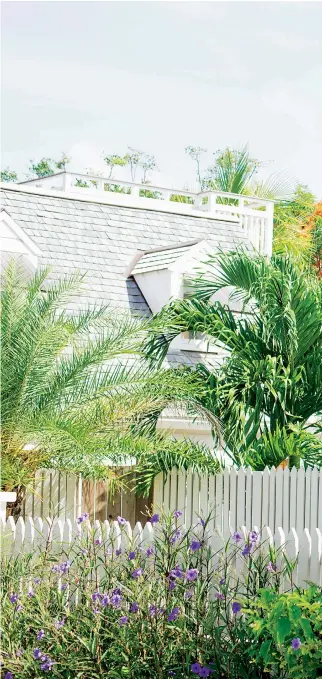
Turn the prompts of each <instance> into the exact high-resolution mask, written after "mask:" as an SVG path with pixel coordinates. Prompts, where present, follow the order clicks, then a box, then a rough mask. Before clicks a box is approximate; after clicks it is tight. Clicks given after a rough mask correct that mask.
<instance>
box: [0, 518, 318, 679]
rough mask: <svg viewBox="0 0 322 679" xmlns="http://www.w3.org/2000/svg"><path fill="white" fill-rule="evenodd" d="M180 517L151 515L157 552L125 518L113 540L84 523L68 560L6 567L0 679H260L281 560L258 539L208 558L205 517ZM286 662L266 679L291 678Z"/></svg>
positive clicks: (239, 538)
mask: <svg viewBox="0 0 322 679" xmlns="http://www.w3.org/2000/svg"><path fill="white" fill-rule="evenodd" d="M180 515H181V512H174V513H173V514H171V515H170V516H162V517H159V516H158V515H154V516H152V517H151V518H150V522H151V524H152V525H153V527H154V535H155V537H154V542H153V544H148V543H141V545H137V544H136V543H135V540H130V539H127V537H126V536H127V524H126V522H125V520H124V519H122V518H121V517H119V524H120V530H121V539H120V537H118V536H117V531H115V528H113V527H112V529H111V531H110V532H109V535H107V534H106V533H105V534H103V535H102V534H101V533H100V531H99V530H98V529H96V530H95V529H92V528H91V527H90V524H89V522H88V520H87V517H86V516H84V515H83V516H81V517H80V518H79V525H80V532H79V535H76V536H75V539H74V541H73V543H72V545H71V546H70V548H69V549H68V550H67V549H66V550H62V552H61V553H59V554H57V553H54V552H55V544H53V547H52V548H51V547H50V543H48V544H47V548H46V549H45V550H44V551H42V552H40V553H39V554H38V555H37V554H36V553H33V554H30V555H27V554H24V555H18V556H17V557H11V558H5V557H3V564H2V566H3V567H2V573H3V597H2V598H3V601H2V611H3V614H2V647H3V659H2V660H3V670H4V676H5V675H6V673H9V677H10V676H11V675H10V673H12V676H13V679H39V678H40V677H42V676H44V674H47V676H49V677H52V678H53V679H54V678H56V679H58V678H59V679H76V678H77V679H94V678H99V679H103V678H104V679H107V678H115V679H116V678H118V679H119V678H122V677H124V678H125V677H127V678H129V679H152V678H155V677H157V678H161V677H162V678H165V677H176V678H177V679H184V678H188V677H190V678H193V676H200V677H207V676H214V677H220V678H222V679H226V678H227V679H228V678H229V679H243V678H245V679H246V678H247V679H264V677H268V676H269V675H267V673H266V667H267V666H269V663H268V660H267V658H266V657H265V654H263V653H262V652H259V650H258V649H259V648H263V644H264V643H265V641H266V640H267V638H269V639H270V638H271V635H272V634H273V631H272V629H271V628H270V623H269V621H268V616H269V615H270V606H269V601H268V599H267V600H266V599H265V594H264V591H266V592H269V594H270V595H271V596H272V597H274V598H273V599H272V601H273V602H275V601H278V600H279V589H280V584H281V579H282V578H283V576H284V574H285V569H288V570H289V569H290V566H289V565H288V564H283V563H282V565H280V566H279V567H278V568H277V566H276V565H275V564H277V563H279V564H280V563H281V562H282V555H281V554H280V553H279V552H275V551H274V550H273V549H272V548H270V547H268V546H266V545H265V546H264V548H263V546H262V545H261V544H260V542H259V538H258V535H257V533H255V532H254V531H253V532H251V533H250V534H249V535H248V536H246V539H245V538H244V536H243V535H242V534H239V533H235V534H234V535H233V536H232V538H230V539H229V540H228V542H226V543H223V544H222V545H218V542H217V543H216V544H217V545H218V548H214V549H211V548H210V547H209V543H210V540H209V541H208V539H207V537H208V534H209V533H210V532H212V531H210V519H207V520H205V521H203V520H200V522H199V523H198V524H197V525H196V526H195V527H194V528H193V529H190V530H184V529H183V527H182V526H180V521H181V516H180ZM159 519H160V520H159ZM216 539H217V538H216ZM120 543H121V546H120ZM213 546H214V547H215V544H214V543H213ZM241 567H242V568H241ZM288 575H289V574H288ZM284 596H285V595H284ZM256 601H257V606H255V603H254V602H256ZM265 601H266V603H265ZM265 606H267V608H265ZM243 611H245V613H244V612H243ZM266 618H267V627H265V625H264V622H265V620H266ZM249 621H250V623H251V624H250V623H249ZM261 623H263V626H262V627H261V626H260V624H261ZM312 629H313V628H312ZM292 633H293V632H292ZM295 633H296V635H298V632H297V627H294V634H295ZM265 637H266V638H265ZM304 646H305V644H303V647H304ZM301 649H302V647H301ZM302 656H303V650H301V651H300V654H295V655H294V658H295V659H296V658H299V657H302ZM292 657H293V656H292ZM283 662H284V656H283V657H282V654H280V657H278V659H277V662H276V663H275V665H274V666H273V669H274V672H275V674H274V676H276V677H284V676H288V675H285V673H284V665H283ZM300 665H301V662H300ZM301 671H302V670H301ZM292 676H296V675H295V674H293V675H292ZM298 676H299V677H300V676H302V675H301V674H299V675H298ZM303 676H304V675H303ZM308 676H310V677H315V676H318V674H314V673H313V674H310V675H308Z"/></svg>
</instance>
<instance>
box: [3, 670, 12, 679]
mask: <svg viewBox="0 0 322 679" xmlns="http://www.w3.org/2000/svg"><path fill="white" fill-rule="evenodd" d="M4 679H13V674H12V672H6V673H5V675H4Z"/></svg>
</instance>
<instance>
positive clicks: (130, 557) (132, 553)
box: [129, 552, 136, 561]
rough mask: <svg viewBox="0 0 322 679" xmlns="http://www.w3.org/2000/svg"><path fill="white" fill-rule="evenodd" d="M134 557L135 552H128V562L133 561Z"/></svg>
mask: <svg viewBox="0 0 322 679" xmlns="http://www.w3.org/2000/svg"><path fill="white" fill-rule="evenodd" d="M135 557H136V552H130V553H129V559H130V561H133V559H135Z"/></svg>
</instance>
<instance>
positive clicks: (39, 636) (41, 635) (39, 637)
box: [37, 629, 45, 640]
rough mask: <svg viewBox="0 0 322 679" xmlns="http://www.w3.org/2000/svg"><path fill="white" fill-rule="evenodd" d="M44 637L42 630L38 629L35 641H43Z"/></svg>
mask: <svg viewBox="0 0 322 679" xmlns="http://www.w3.org/2000/svg"><path fill="white" fill-rule="evenodd" d="M44 636H45V632H44V630H43V629H40V630H39V632H38V634H37V639H38V640H39V639H43V638H44Z"/></svg>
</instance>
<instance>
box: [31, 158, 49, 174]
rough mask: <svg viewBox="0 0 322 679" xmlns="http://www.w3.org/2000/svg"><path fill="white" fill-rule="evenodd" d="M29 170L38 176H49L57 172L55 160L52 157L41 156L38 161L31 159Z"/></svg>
mask: <svg viewBox="0 0 322 679" xmlns="http://www.w3.org/2000/svg"><path fill="white" fill-rule="evenodd" d="M29 170H30V171H31V172H33V173H34V174H36V175H37V177H47V176H48V175H51V174H54V173H55V161H54V160H52V159H51V158H41V160H39V162H38V163H36V162H35V161H34V160H31V161H30V166H29Z"/></svg>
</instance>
